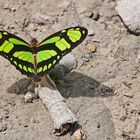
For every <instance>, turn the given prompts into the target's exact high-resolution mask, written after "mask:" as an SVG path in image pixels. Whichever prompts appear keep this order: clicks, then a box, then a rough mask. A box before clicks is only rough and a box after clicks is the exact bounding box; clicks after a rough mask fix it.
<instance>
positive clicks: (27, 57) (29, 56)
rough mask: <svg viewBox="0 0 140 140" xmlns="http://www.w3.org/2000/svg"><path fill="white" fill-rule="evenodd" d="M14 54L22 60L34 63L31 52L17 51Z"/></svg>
mask: <svg viewBox="0 0 140 140" xmlns="http://www.w3.org/2000/svg"><path fill="white" fill-rule="evenodd" d="M13 56H14V57H16V58H18V59H20V60H23V61H27V62H30V63H34V59H33V55H32V53H31V52H26V51H19V52H15V53H14V54H13Z"/></svg>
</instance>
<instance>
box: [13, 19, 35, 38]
mask: <svg viewBox="0 0 140 140" xmlns="http://www.w3.org/2000/svg"><path fill="white" fill-rule="evenodd" d="M15 23H16V25H17V26H18V27H19V28H20V30H21V31H23V32H24V33H25V34H26V35H28V36H29V37H30V38H31V39H34V38H33V37H32V36H31V35H30V34H29V33H28V32H27V31H26V30H24V27H22V26H21V25H20V24H19V23H18V22H17V21H15Z"/></svg>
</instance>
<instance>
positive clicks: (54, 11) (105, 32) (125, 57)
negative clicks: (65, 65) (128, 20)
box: [0, 0, 140, 140]
mask: <svg viewBox="0 0 140 140" xmlns="http://www.w3.org/2000/svg"><path fill="white" fill-rule="evenodd" d="M115 6H116V1H115V0H104V1H103V0H86V1H85V0H80V1H77V0H73V1H70V0H61V1H58V0H36V1H35V0H34V1H33V0H20V1H18V0H1V1H0V28H1V29H4V30H6V31H9V32H11V33H15V34H17V35H18V36H20V37H22V38H23V39H25V40H27V41H30V39H31V37H30V36H29V35H28V34H30V35H31V36H33V37H37V39H38V40H39V41H41V40H42V39H44V38H45V37H46V36H48V35H50V34H51V33H54V32H56V31H59V30H60V29H63V28H66V27H71V26H76V25H81V26H84V27H86V28H88V30H89V36H88V37H87V39H86V40H85V41H84V43H82V44H81V45H79V46H78V47H77V48H76V49H74V50H73V52H72V53H73V54H74V56H75V57H76V59H77V67H76V69H75V70H73V71H72V72H71V73H69V74H67V75H66V76H65V77H64V78H63V80H61V81H58V83H57V85H58V88H59V90H60V91H61V93H62V95H63V96H64V97H66V98H67V104H68V106H69V107H70V109H71V110H72V111H73V112H74V113H75V114H76V115H77V117H78V119H79V122H80V124H81V125H82V126H83V130H84V131H85V132H86V134H87V139H88V140H140V86H139V85H140V37H139V36H135V35H133V34H130V33H129V32H128V31H127V29H126V28H125V27H124V25H123V23H122V21H121V19H120V18H119V16H118V13H117V11H116V10H115ZM15 21H16V22H17V23H18V24H19V25H20V27H19V26H18V25H17V24H15ZM22 29H23V30H24V31H22ZM25 32H27V33H28V34H26V33H25ZM87 43H94V45H95V46H96V47H97V51H96V52H95V53H91V52H90V51H89V50H88V49H86V47H85V46H86V44H87ZM27 83H28V79H26V76H24V75H21V74H20V72H18V71H17V70H16V69H15V68H14V67H13V66H12V65H11V64H10V63H9V62H8V61H7V60H5V59H4V58H2V57H0V140H70V139H71V137H70V135H65V136H62V137H56V136H55V135H54V134H53V122H52V120H51V118H50V115H49V113H48V112H47V111H46V109H45V108H44V106H43V105H42V103H41V102H40V100H38V99H37V100H34V101H33V103H24V102H23V100H22V99H23V97H24V94H25V93H26V88H24V87H26V84H27ZM13 87H16V88H15V89H16V90H15V89H14V92H12V94H11V93H9V92H8V91H12V89H13Z"/></svg>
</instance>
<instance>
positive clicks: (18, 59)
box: [0, 31, 34, 76]
mask: <svg viewBox="0 0 140 140" xmlns="http://www.w3.org/2000/svg"><path fill="white" fill-rule="evenodd" d="M0 54H1V55H2V56H4V57H5V58H7V59H8V60H9V61H10V62H11V64H13V65H14V66H15V67H16V69H18V70H19V71H20V72H21V73H22V74H25V75H28V76H30V75H34V66H33V65H34V60H33V55H32V50H31V48H30V47H29V44H28V43H27V42H25V41H24V40H22V39H21V38H19V37H17V36H15V35H13V34H10V33H8V32H5V31H0Z"/></svg>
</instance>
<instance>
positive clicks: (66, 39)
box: [37, 27, 88, 74]
mask: <svg viewBox="0 0 140 140" xmlns="http://www.w3.org/2000/svg"><path fill="white" fill-rule="evenodd" d="M87 33H88V31H87V29H86V28H83V27H72V28H68V29H64V30H61V31H59V32H57V33H55V34H53V35H51V36H49V37H48V38H46V39H44V40H43V41H42V42H41V43H39V47H38V53H37V74H43V73H45V72H49V71H50V70H51V69H52V68H53V67H54V66H55V65H56V64H57V63H58V62H59V61H60V60H61V58H62V57H63V56H64V55H66V54H67V53H69V52H70V51H71V50H72V49H74V48H75V47H76V46H78V45H79V44H80V43H81V42H82V41H83V40H84V39H85V38H86V36H87Z"/></svg>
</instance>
